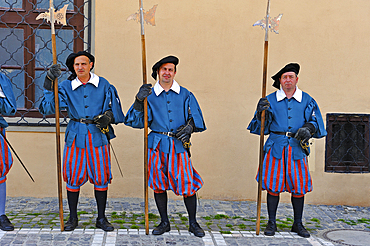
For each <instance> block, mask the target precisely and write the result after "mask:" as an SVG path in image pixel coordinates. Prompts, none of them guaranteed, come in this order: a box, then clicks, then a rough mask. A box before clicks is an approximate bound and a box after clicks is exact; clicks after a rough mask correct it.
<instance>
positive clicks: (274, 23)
mask: <svg viewBox="0 0 370 246" xmlns="http://www.w3.org/2000/svg"><path fill="white" fill-rule="evenodd" d="M281 17H283V14H279V15H278V16H276V17H275V18H273V19H271V17H270V16H269V17H268V18H269V22H268V23H269V26H268V28H269V30H270V31H271V32H272V31H273V32H274V33H276V34H279V24H280V20H281ZM253 26H261V28H262V29H266V17H265V18H263V19H262V20H259V21H257V22H256V23H254V24H253Z"/></svg>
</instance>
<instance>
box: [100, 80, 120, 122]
mask: <svg viewBox="0 0 370 246" xmlns="http://www.w3.org/2000/svg"><path fill="white" fill-rule="evenodd" d="M103 108H104V112H105V111H106V110H112V112H113V116H114V122H113V123H114V124H118V123H122V122H124V121H125V115H124V114H123V112H122V107H121V101H120V99H119V97H118V93H117V90H116V88H115V87H114V86H113V85H110V86H109V89H108V92H107V96H106V97H105V101H104V106H103Z"/></svg>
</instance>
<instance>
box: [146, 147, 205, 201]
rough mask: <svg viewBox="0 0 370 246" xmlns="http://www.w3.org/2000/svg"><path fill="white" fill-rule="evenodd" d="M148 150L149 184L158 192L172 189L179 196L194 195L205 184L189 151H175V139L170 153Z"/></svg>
mask: <svg viewBox="0 0 370 246" xmlns="http://www.w3.org/2000/svg"><path fill="white" fill-rule="evenodd" d="M159 146H160V143H159V144H158V146H157V147H156V148H155V149H149V150H148V159H149V160H148V186H149V187H150V188H152V189H153V190H154V192H156V193H162V192H164V191H166V190H172V191H173V192H174V193H175V194H176V195H178V196H184V197H188V196H192V195H194V194H195V192H197V190H199V189H200V188H201V187H202V186H203V180H202V178H201V177H200V175H199V174H198V172H197V171H196V170H195V169H194V168H193V165H192V163H191V159H190V158H189V155H188V153H187V152H186V151H185V152H183V153H178V154H176V153H175V144H174V140H172V141H171V149H170V153H164V152H161V151H160V150H159Z"/></svg>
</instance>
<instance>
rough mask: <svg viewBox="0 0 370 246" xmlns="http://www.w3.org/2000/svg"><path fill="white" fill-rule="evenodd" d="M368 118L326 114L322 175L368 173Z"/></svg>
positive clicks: (368, 116)
mask: <svg viewBox="0 0 370 246" xmlns="http://www.w3.org/2000/svg"><path fill="white" fill-rule="evenodd" d="M369 119H370V115H369V114H327V115H326V122H327V125H326V126H327V132H328V135H327V137H326V151H325V172H336V173H368V172H369V152H370V150H369V122H370V120H369Z"/></svg>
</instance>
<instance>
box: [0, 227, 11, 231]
mask: <svg viewBox="0 0 370 246" xmlns="http://www.w3.org/2000/svg"><path fill="white" fill-rule="evenodd" d="M0 230H2V231H14V227H13V228H1V227H0Z"/></svg>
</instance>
